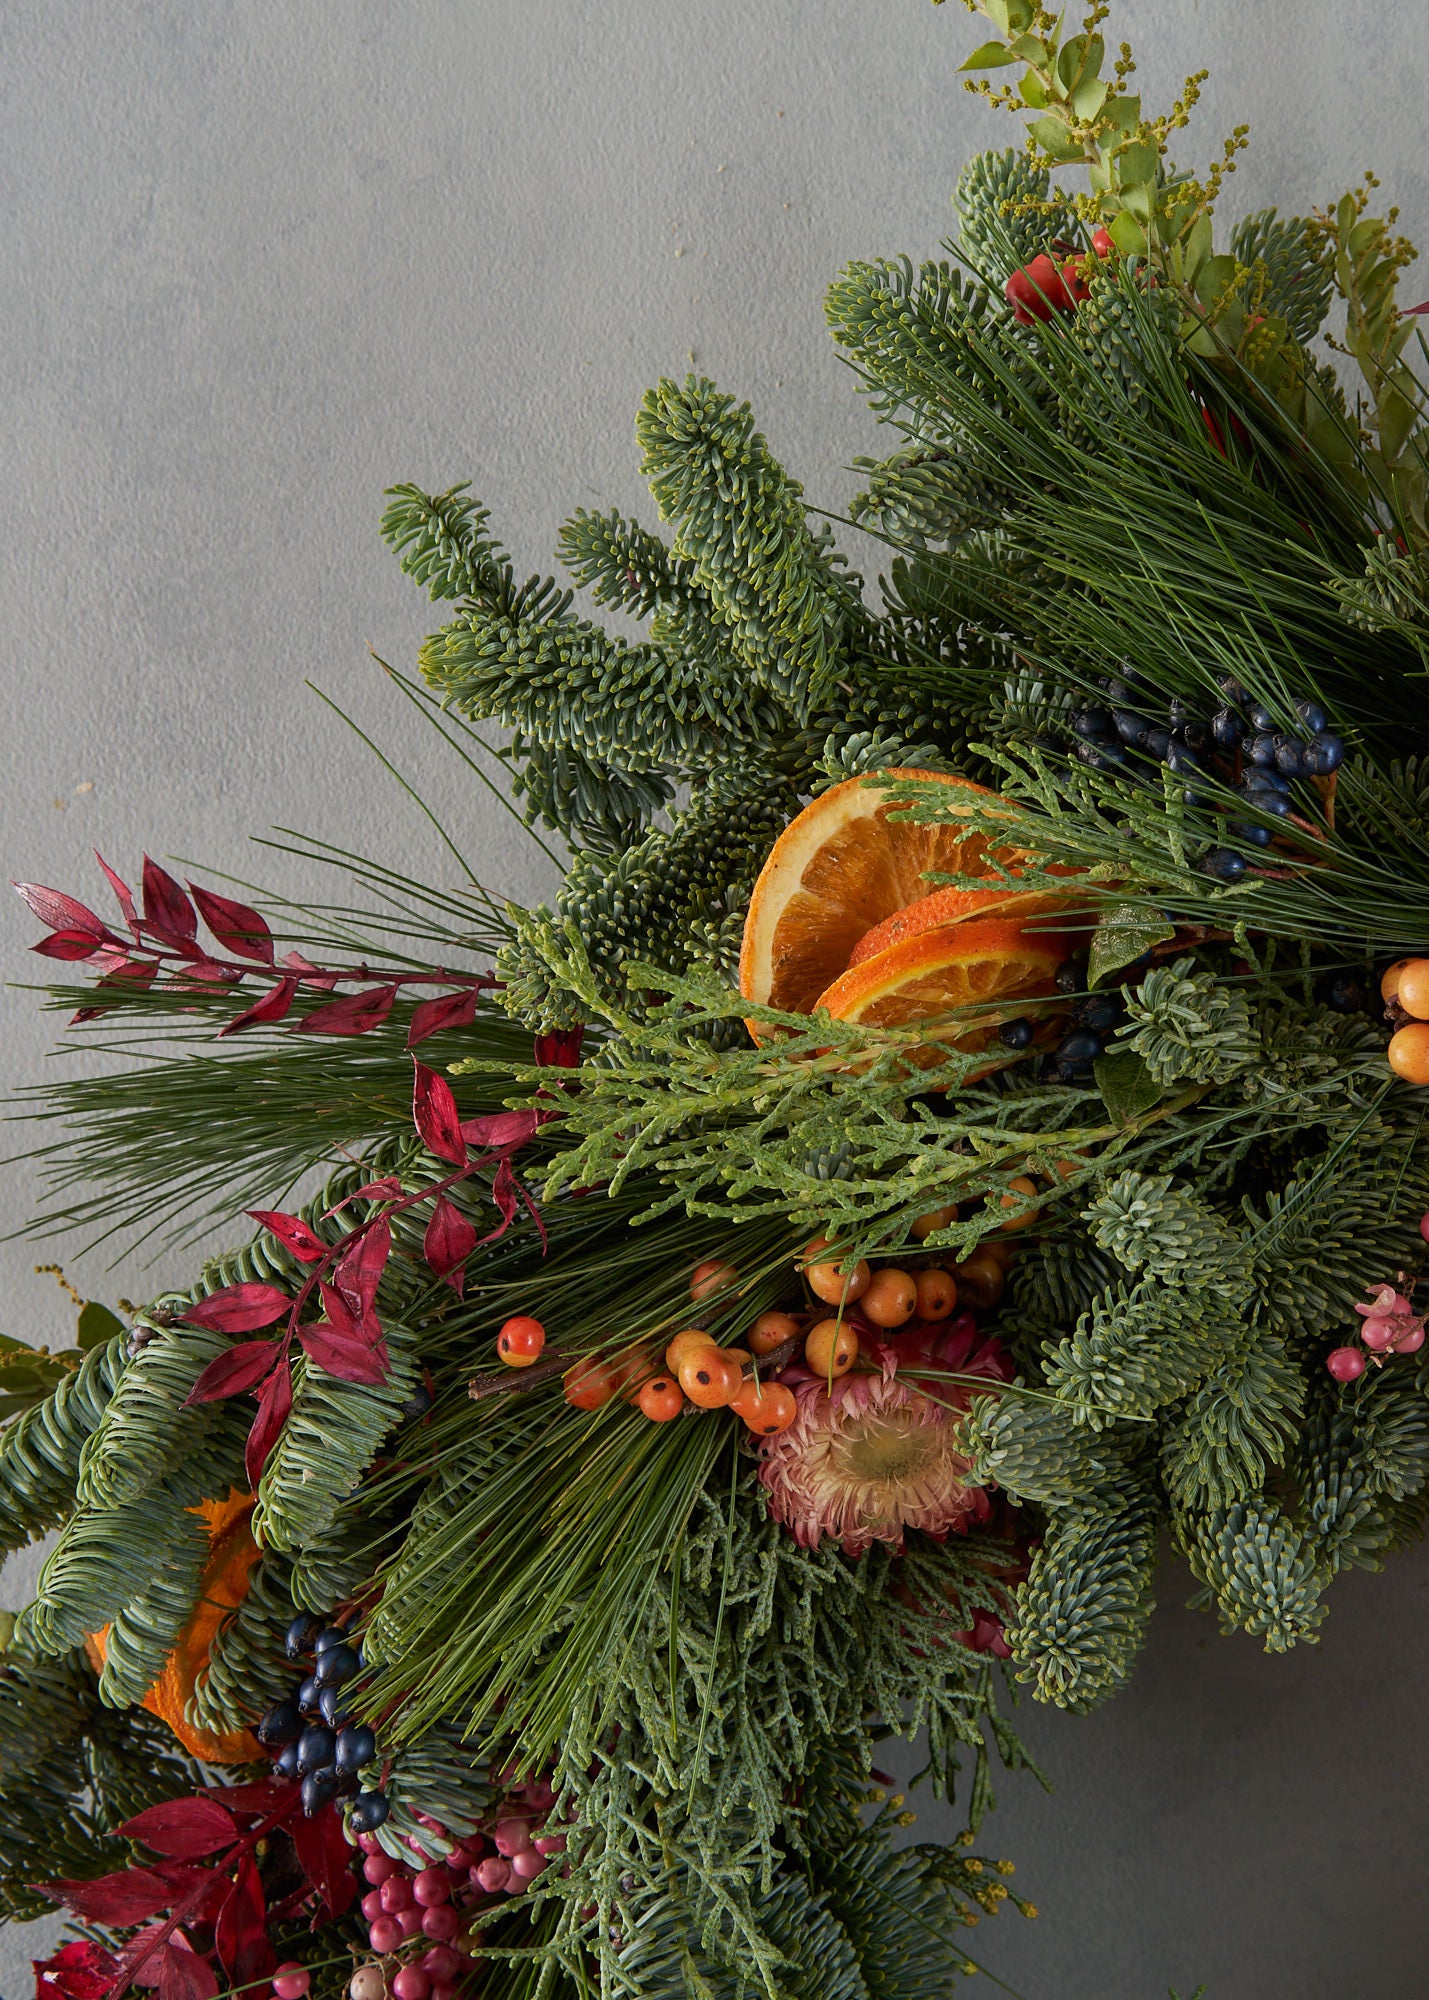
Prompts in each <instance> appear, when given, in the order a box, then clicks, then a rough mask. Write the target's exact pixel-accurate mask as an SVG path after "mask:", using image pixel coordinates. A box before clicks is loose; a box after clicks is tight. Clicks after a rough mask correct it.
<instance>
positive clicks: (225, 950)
mask: <svg viewBox="0 0 1429 2000" xmlns="http://www.w3.org/2000/svg"><path fill="white" fill-rule="evenodd" d="M95 859H96V860H97V861H98V863H99V865H100V867H101V868H102V869H103V871H104V875H105V879H106V880H107V881H108V883H109V886H110V888H111V889H112V890H113V892H114V897H115V900H116V902H117V903H118V905H119V913H120V916H121V918H122V919H123V922H124V925H125V928H126V929H127V930H128V933H129V935H128V937H127V938H125V937H122V936H120V935H119V933H118V932H117V931H113V930H111V929H110V928H109V926H108V925H107V924H106V923H105V922H104V919H103V918H102V917H100V916H98V915H96V913H95V912H94V911H93V910H91V909H89V908H88V907H87V905H86V904H84V903H80V902H77V901H76V900H75V898H74V897H73V896H67V895H65V894H64V893H63V892H62V891H61V890H59V889H46V888H43V887H42V886H41V885H40V884H39V883H37V882H17V883H15V885H14V886H15V888H16V889H17V890H18V892H19V894H20V895H21V896H22V897H23V899H24V901H25V903H26V904H27V905H28V907H29V908H30V910H31V911H33V913H34V914H35V916H37V917H38V918H39V920H40V922H41V923H42V924H44V925H46V926H47V928H48V932H49V935H48V936H47V937H44V938H42V939H41V940H40V942H39V943H38V944H37V945H35V946H33V947H32V949H33V950H35V951H36V952H38V953H39V954H40V956H41V957H42V958H55V959H60V960H63V961H66V962H72V963H75V964H85V965H88V966H89V967H90V969H91V970H92V971H94V972H96V973H98V974H99V979H98V982H97V987H98V991H99V992H100V994H104V993H106V992H107V993H109V994H110V995H113V994H114V991H115V989H116V988H125V987H128V988H131V989H132V988H134V987H139V988H143V987H145V986H150V985H152V984H153V982H154V980H155V979H156V977H157V976H158V975H159V974H160V973H161V972H164V973H166V974H167V983H168V984H169V985H170V986H172V987H173V988H174V989H175V990H176V991H185V990H190V991H192V990H195V989H197V988H203V987H233V988H237V987H238V986H239V985H240V984H241V982H242V981H243V980H245V979H249V978H251V977H252V976H253V975H254V974H255V973H256V972H266V973H269V974H271V975H273V983H272V984H271V985H269V986H267V987H265V988H264V990H263V992H262V993H260V994H259V995H257V997H256V998H255V997H253V996H252V994H251V990H250V991H249V992H245V993H244V994H243V995H242V998H243V1000H244V1001H245V1004H244V1005H243V1006H242V1007H241V1008H240V1009H239V1010H238V1012H236V1013H235V1014H234V1016H233V1018H232V1019H231V1020H230V1021H228V1022H227V1023H226V1024H225V1025H224V1027H222V1028H221V1029H220V1030H219V1035H220V1039H221V1038H222V1037H224V1036H226V1035H237V1034H242V1033H243V1032H244V1031H245V1030H246V1029H248V1028H258V1027H270V1026H272V1025H273V1024H274V1023H276V1022H278V1021H283V1020H286V1019H287V1017H288V1015H289V1013H290V1012H291V1010H292V1007H293V1003H294V1001H295V1000H296V999H297V997H298V995H299V993H300V992H301V991H302V990H303V989H304V988H306V989H307V990H308V991H310V992H314V993H332V992H334V991H335V989H336V988H337V987H339V986H351V987H354V988H356V989H357V990H356V991H354V992H350V993H343V994H340V995H339V996H338V997H337V998H336V999H334V1000H330V1001H328V1002H327V1003H326V1004H325V1005H324V1006H321V1007H314V1008H312V1009H311V1010H310V1011H309V1012H307V1013H305V1014H302V1015H300V1016H298V1017H297V1018H296V1019H294V1021H293V1022H292V1024H291V1032H294V1033H298V1034H306V1035H366V1034H369V1033H371V1031H372V1029H374V1028H377V1027H380V1026H381V1024H382V1022H383V1021H385V1020H386V1019H387V1016H388V1015H389V1014H390V1013H391V1012H392V1009H393V1007H394V1006H395V1005H396V1002H397V998H398V995H399V993H400V992H401V991H402V990H403V989H404V988H406V987H412V986H448V987H454V988H455V989H456V990H455V991H454V992H451V993H443V994H441V995H439V996H438V997H437V998H436V999H434V1000H426V1001H423V1002H422V1003H421V1004H420V1005H418V1006H417V1007H415V1008H414V1009H413V1010H412V1018H411V1021H410V1023H409V1025H408V1030H407V1047H408V1048H409V1049H414V1048H416V1047H417V1046H418V1045H419V1044H420V1043H421V1042H424V1041H425V1040H426V1039H427V1037H428V1036H429V1035H435V1034H437V1033H439V1032H441V1031H442V1030H444V1029H446V1030H450V1029H452V1028H462V1027H469V1026H470V1025H471V1023H472V1021H474V1020H475V1018H476V1010H477V1007H478V1005H479V1004H480V999H481V994H482V992H483V990H485V989H487V988H490V987H493V986H496V985H498V984H499V983H500V982H499V981H498V980H497V979H495V978H494V977H493V975H492V974H491V973H489V972H452V971H449V970H448V969H447V968H446V967H445V966H435V967H433V968H432V969H431V970H430V971H425V972H411V971H402V970H392V969H389V968H383V967H377V966H370V965H366V964H359V965H343V966H331V965H328V966H322V965H314V964H313V963H312V961H311V960H310V959H307V958H305V957H304V956H303V954H302V953H301V952H299V951H290V952H287V953H286V954H285V955H284V957H283V958H282V960H281V962H280V961H279V959H278V957H277V946H276V944H275V942H274V939H273V933H272V931H271V930H270V929H269V927H268V924H267V922H266V920H265V919H264V918H263V917H262V916H261V915H260V914H259V913H258V911H257V910H255V909H252V908H250V906H249V905H248V904H247V903H239V902H235V901H234V900H233V898H232V897H231V896H220V895H218V894H217V893H216V892H215V891H214V890H212V889H205V888H203V887H202V886H201V885H200V884H199V883H197V882H190V883H189V885H188V888H187V889H185V888H184V887H183V885H182V884H181V883H179V882H177V881H175V879H174V877H173V876H172V875H170V873H169V872H168V870H167V869H166V868H161V867H160V866H159V864H158V862H157V861H153V860H151V859H150V857H149V856H148V855H147V854H146V855H145V857H144V868H143V874H142V877H141V880H140V902H139V904H138V905H137V906H136V904H135V900H134V894H133V891H132V890H131V889H130V887H129V885H128V883H127V882H125V881H124V880H123V878H122V877H121V876H119V875H118V874H116V873H115V871H114V869H112V868H111V867H110V866H109V863H108V862H107V861H106V860H105V859H104V857H103V855H99V854H97V855H96V856H95ZM200 919H202V921H203V924H204V927H205V928H206V929H207V930H208V932H209V934H210V936H211V937H212V938H213V940H214V942H215V944H216V945H217V947H218V949H217V951H210V950H209V949H208V948H207V946H206V945H204V944H203V943H201V942H200V939H199V921H200ZM114 1004H115V1003H114V1000H113V998H110V999H107V1000H106V999H104V998H100V999H98V1000H97V1001H96V1003H95V1005H93V1006H91V1007H81V1008H80V1010H79V1012H78V1013H77V1014H76V1015H75V1016H74V1019H75V1020H76V1021H89V1020H93V1019H94V1017H95V1016H96V1015H97V1014H102V1013H103V1012H104V1011H105V1008H106V1006H112V1005H114Z"/></svg>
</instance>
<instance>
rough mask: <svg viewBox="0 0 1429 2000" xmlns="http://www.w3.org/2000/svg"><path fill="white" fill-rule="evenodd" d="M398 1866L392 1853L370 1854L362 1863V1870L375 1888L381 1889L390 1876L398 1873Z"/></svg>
mask: <svg viewBox="0 0 1429 2000" xmlns="http://www.w3.org/2000/svg"><path fill="white" fill-rule="evenodd" d="M397 1867H398V1864H397V1863H396V1862H395V1861H394V1860H393V1859H392V1857H391V1855H390V1854H369V1855H368V1857H367V1859H366V1860H365V1861H364V1862H363V1864H362V1872H363V1874H364V1875H365V1876H366V1877H367V1879H368V1881H369V1882H370V1883H371V1884H372V1886H373V1888H374V1889H380V1888H381V1887H382V1884H383V1883H384V1882H385V1881H386V1880H387V1879H388V1877H389V1876H392V1875H395V1874H396V1873H397Z"/></svg>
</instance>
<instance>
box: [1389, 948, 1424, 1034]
mask: <svg viewBox="0 0 1429 2000" xmlns="http://www.w3.org/2000/svg"><path fill="white" fill-rule="evenodd" d="M1394 997H1395V999H1396V1000H1397V1001H1398V1002H1399V1004H1400V1006H1401V1007H1402V1008H1403V1009H1404V1011H1405V1013H1406V1014H1412V1015H1413V1016H1414V1018H1415V1020H1416V1021H1429V958H1411V959H1409V960H1408V962H1407V963H1406V964H1404V965H1402V966H1401V967H1400V969H1399V984H1398V986H1397V987H1396V988H1395V991H1394Z"/></svg>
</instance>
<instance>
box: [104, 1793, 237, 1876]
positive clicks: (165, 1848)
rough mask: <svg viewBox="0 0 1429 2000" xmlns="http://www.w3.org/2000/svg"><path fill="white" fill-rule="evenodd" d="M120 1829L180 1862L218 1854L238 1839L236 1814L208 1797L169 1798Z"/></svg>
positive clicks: (136, 1815) (126, 1822)
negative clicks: (234, 1817) (234, 1816)
mask: <svg viewBox="0 0 1429 2000" xmlns="http://www.w3.org/2000/svg"><path fill="white" fill-rule="evenodd" d="M116 1832H119V1833H122V1834H124V1835H126V1836H127V1837H128V1838H129V1839H130V1840H142V1841H143V1843H144V1845H145V1847H152V1848H153V1850H154V1852H155V1853H156V1854H168V1855H172V1856H173V1858H174V1859H175V1860H176V1861H196V1860H197V1859H198V1857H199V1856H200V1855H202V1854H217V1853H218V1851H219V1849H220V1848H221V1847H229V1846H231V1845H232V1844H233V1842H234V1841H235V1840H236V1839H237V1838H238V1829H237V1827H236V1826H235V1824H234V1820H233V1815H232V1813H231V1812H229V1811H228V1809H227V1807H225V1806H221V1805H219V1804H218V1802H217V1800H215V1799H209V1798H204V1797H201V1796H200V1797H197V1798H192V1799H166V1800H165V1801H164V1803H163V1804H162V1805H157V1806H150V1807H149V1808H148V1810H147V1811H146V1812H141V1813H136V1814H135V1815H134V1817H133V1819H129V1820H125V1822H124V1824H123V1826H121V1827H118V1828H116Z"/></svg>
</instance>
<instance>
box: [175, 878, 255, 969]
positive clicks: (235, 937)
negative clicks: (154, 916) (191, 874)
mask: <svg viewBox="0 0 1429 2000" xmlns="http://www.w3.org/2000/svg"><path fill="white" fill-rule="evenodd" d="M189 893H190V894H191V895H192V897H193V899H194V901H195V902H196V903H197V904H198V910H199V915H200V916H201V917H202V918H203V920H204V922H205V923H206V924H207V925H208V927H209V929H210V930H211V931H212V932H213V934H214V936H215V937H216V938H217V939H218V941H219V943H220V944H221V945H223V946H224V947H225V949H226V950H228V951H234V952H237V954H238V956H239V957H240V958H252V959H256V960H257V961H258V963H259V964H260V965H271V964H272V963H273V933H272V932H271V931H270V930H269V928H268V926H267V924H266V923H265V922H264V921H263V919H262V917H260V916H259V914H258V912H257V911H256V910H251V909H249V907H248V905H247V903H235V902H233V901H231V900H230V898H229V897H227V896H215V895H214V893H213V891H212V890H211V889H201V888H200V887H199V886H198V884H197V882H190V883H189Z"/></svg>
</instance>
